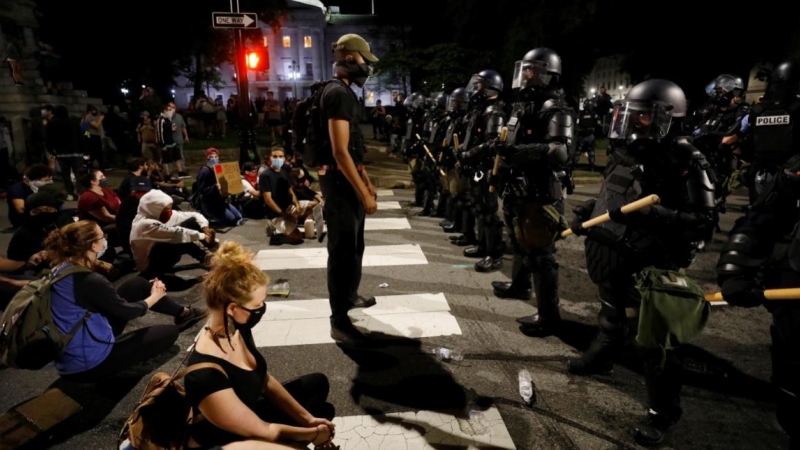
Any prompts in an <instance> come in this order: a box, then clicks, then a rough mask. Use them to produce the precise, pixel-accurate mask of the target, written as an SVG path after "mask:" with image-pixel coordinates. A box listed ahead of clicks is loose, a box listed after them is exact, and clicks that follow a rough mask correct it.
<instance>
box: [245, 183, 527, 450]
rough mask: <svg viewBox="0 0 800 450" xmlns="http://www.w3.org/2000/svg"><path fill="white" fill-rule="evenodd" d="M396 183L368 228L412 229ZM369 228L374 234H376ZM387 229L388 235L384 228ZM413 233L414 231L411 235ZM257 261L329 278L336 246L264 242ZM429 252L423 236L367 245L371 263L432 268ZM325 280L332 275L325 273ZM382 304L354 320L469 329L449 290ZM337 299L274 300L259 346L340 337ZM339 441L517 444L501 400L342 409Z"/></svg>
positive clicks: (363, 446)
mask: <svg viewBox="0 0 800 450" xmlns="http://www.w3.org/2000/svg"><path fill="white" fill-rule="evenodd" d="M387 198H389V199H393V198H396V197H395V193H394V192H393V191H388V190H381V191H378V202H377V203H378V212H377V213H376V214H375V217H368V218H367V219H366V220H365V227H364V228H365V231H366V232H367V233H380V232H390V233H391V232H399V233H402V232H404V231H407V230H412V226H411V223H410V222H409V220H408V218H406V217H399V216H398V212H400V210H401V209H402V207H401V205H400V202H399V201H396V200H387ZM368 236H369V235H368ZM381 236H383V235H381ZM408 240H409V241H411V240H412V238H411V237H410V236H409V239H408ZM254 262H255V264H256V265H257V266H258V267H259V268H261V269H262V270H265V271H267V273H270V275H272V276H276V275H274V273H275V272H279V271H287V270H310V271H312V272H311V273H312V274H313V275H311V276H312V277H315V278H316V277H318V279H321V280H325V274H324V272H323V271H324V270H325V268H326V267H327V262H328V252H327V249H326V248H325V247H303V246H301V247H293V248H277V249H266V250H261V251H259V252H258V253H257V255H256V257H255V260H254ZM428 263H429V262H428V259H427V257H426V256H425V253H424V252H423V250H422V248H421V247H420V245H418V244H397V243H389V242H386V243H385V245H367V246H366V248H365V251H364V259H363V267H364V268H365V269H367V268H370V267H386V268H388V269H389V270H392V268H393V267H398V268H399V267H403V266H406V267H410V268H411V269H413V270H420V271H424V270H425V269H424V267H420V268H419V269H414V266H425V265H427V264H428ZM323 282H324V281H323ZM376 300H377V304H376V305H375V306H373V307H371V308H367V309H355V310H352V311H350V318H351V320H352V322H353V324H354V325H355V326H356V327H357V328H359V329H360V330H362V331H363V332H365V333H380V334H383V335H388V336H395V337H400V338H410V339H422V338H434V337H439V336H453V335H461V334H462V329H461V326H460V325H459V323H458V320H457V319H456V317H455V316H454V315H453V314H452V311H451V308H450V305H449V304H448V300H447V296H446V294H445V293H442V292H414V293H405V294H402V295H386V296H378V297H376ZM329 317H330V304H329V301H328V299H327V298H316V299H305V300H294V299H276V300H272V299H271V300H270V301H269V302H268V303H267V312H266V314H265V315H264V318H263V319H262V320H261V322H259V324H258V325H256V327H255V328H253V337H254V339H255V341H256V345H257V347H259V348H276V347H288V346H325V345H333V344H334V341H333V340H332V339H331V337H330V319H329ZM334 423H335V424H336V438H335V439H334V441H335V443H336V445H339V446H341V449H342V450H373V449H374V450H394V449H404V450H434V449H439V448H444V447H447V448H450V447H451V446H452V447H453V448H461V449H496V450H515V449H516V447H515V446H514V443H513V441H512V439H511V436H510V434H509V432H508V430H507V428H506V426H505V424H504V422H503V419H502V417H501V416H500V412H499V411H498V410H497V408H495V407H491V408H489V409H487V410H485V411H481V412H480V413H478V414H477V415H476V416H474V417H473V415H472V414H470V413H465V414H461V415H458V416H455V415H450V414H446V413H443V412H436V411H426V410H418V411H417V410H412V411H404V412H392V413H389V414H385V415H352V416H344V417H337V418H336V419H335V420H334Z"/></svg>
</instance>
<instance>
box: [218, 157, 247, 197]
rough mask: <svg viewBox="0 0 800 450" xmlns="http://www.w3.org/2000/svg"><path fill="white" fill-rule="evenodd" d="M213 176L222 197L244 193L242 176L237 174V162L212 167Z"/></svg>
mask: <svg viewBox="0 0 800 450" xmlns="http://www.w3.org/2000/svg"><path fill="white" fill-rule="evenodd" d="M214 174H215V175H216V176H217V183H219V186H220V192H221V193H222V195H223V196H226V195H239V194H241V193H242V192H244V186H242V175H241V173H240V172H239V163H238V162H225V163H220V164H217V165H215V166H214Z"/></svg>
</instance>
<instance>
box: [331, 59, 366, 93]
mask: <svg viewBox="0 0 800 450" xmlns="http://www.w3.org/2000/svg"><path fill="white" fill-rule="evenodd" d="M337 64H338V65H339V67H342V68H344V69H345V70H346V71H347V79H348V80H350V81H351V82H353V83H354V84H355V85H356V86H358V87H364V83H366V82H367V78H369V77H370V76H371V75H372V67H370V66H369V65H368V64H358V63H356V62H355V61H340V62H338V63H337Z"/></svg>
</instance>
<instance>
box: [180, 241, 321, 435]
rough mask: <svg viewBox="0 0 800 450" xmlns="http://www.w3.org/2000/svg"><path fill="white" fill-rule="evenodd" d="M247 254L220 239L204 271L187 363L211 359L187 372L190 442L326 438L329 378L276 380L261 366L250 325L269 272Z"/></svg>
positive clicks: (259, 310)
mask: <svg viewBox="0 0 800 450" xmlns="http://www.w3.org/2000/svg"><path fill="white" fill-rule="evenodd" d="M252 257H253V255H252V254H251V253H249V252H247V251H246V250H245V249H243V248H242V247H241V245H239V244H238V243H236V242H232V241H228V242H225V243H224V244H223V245H222V247H221V248H220V249H219V250H218V251H217V252H216V254H215V257H214V259H213V262H212V269H211V270H210V271H209V273H208V274H206V276H205V281H204V290H205V299H206V304H207V305H208V308H209V320H208V323H207V324H206V326H205V328H204V329H203V331H202V332H201V334H200V336H199V339H198V341H197V345H196V347H195V351H194V354H192V355H191V356H190V357H189V362H188V364H189V365H192V364H199V363H205V362H210V363H215V364H218V365H219V366H220V367H221V369H222V370H224V373H223V372H221V371H220V370H219V369H215V368H204V369H198V370H195V371H194V372H191V373H189V374H187V375H186V378H185V380H184V383H185V388H186V398H187V399H188V400H189V403H190V404H191V405H192V407H193V408H194V411H195V412H200V413H201V414H202V416H203V418H204V419H205V420H202V421H199V422H195V423H193V424H192V428H191V430H190V435H191V440H190V443H189V448H209V447H213V446H215V445H220V446H222V445H226V444H229V443H231V442H237V441H242V440H246V439H254V440H260V441H266V442H287V443H288V442H294V443H297V442H301V443H309V442H311V443H313V444H315V445H320V444H322V443H325V442H327V441H329V440H330V439H331V438H332V436H333V430H334V426H333V424H332V423H331V422H330V420H331V419H333V416H334V410H333V406H332V405H330V404H329V403H327V402H326V400H327V397H328V390H329V384H328V379H327V377H325V375H323V374H318V373H317V374H310V375H305V376H303V377H300V378H298V379H296V380H294V381H290V382H287V383H286V384H281V383H280V382H278V380H276V379H275V378H274V377H273V376H272V375H270V374H269V373H268V372H267V362H266V360H265V359H264V357H263V356H262V355H261V353H259V351H258V349H257V348H256V344H255V341H254V340H253V331H252V329H253V327H255V326H256V325H257V324H258V322H259V321H260V319H261V318H262V317H263V316H264V313H265V311H266V308H267V304H266V303H265V298H266V296H267V283H268V281H269V280H268V278H267V276H266V275H265V274H264V272H262V271H261V269H259V268H258V267H256V266H255V265H254V264H253V262H252Z"/></svg>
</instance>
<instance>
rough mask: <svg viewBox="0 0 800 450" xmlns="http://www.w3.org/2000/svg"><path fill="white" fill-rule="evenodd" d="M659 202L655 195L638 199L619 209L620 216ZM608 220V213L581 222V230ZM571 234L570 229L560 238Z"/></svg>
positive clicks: (563, 232) (609, 218) (609, 217)
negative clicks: (620, 211)
mask: <svg viewBox="0 0 800 450" xmlns="http://www.w3.org/2000/svg"><path fill="white" fill-rule="evenodd" d="M660 201H661V199H660V198H658V196H657V195H648V196H647V197H644V198H640V199H639V200H636V201H635V202H630V203H628V204H627V205H625V206H623V207H622V208H620V209H621V210H622V214H629V213H632V212H633V211H638V210H640V209H642V208H646V207H648V206H652V205H657V204H658V203H659V202H660ZM609 220H611V216H609V215H608V213H605V214H603V215H602V216H597V217H595V218H594V219H589V220H587V221H586V222H583V224H581V225H582V226H583V228H590V227H593V226H595V225H600V224H601V223H605V222H608V221H609ZM571 234H573V233H572V229H568V230H564V231H562V232H561V237H562V238H565V237H567V236H569V235H571Z"/></svg>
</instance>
